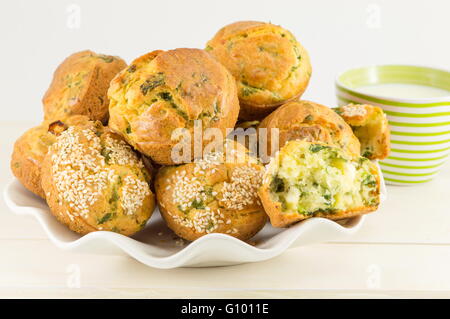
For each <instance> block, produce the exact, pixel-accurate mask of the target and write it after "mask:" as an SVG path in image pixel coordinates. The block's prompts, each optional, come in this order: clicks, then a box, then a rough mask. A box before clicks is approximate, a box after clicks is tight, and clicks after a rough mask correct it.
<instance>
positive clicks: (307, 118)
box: [305, 114, 314, 122]
mask: <svg viewBox="0 0 450 319" xmlns="http://www.w3.org/2000/svg"><path fill="white" fill-rule="evenodd" d="M313 120H314V116H312V115H311V114H309V115H308V116H307V117H305V121H306V122H311V121H313Z"/></svg>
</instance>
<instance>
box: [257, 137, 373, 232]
mask: <svg viewBox="0 0 450 319" xmlns="http://www.w3.org/2000/svg"><path fill="white" fill-rule="evenodd" d="M259 196H260V198H261V201H262V204H263V205H264V209H265V210H266V212H267V214H268V215H269V218H270V222H271V224H272V225H273V226H274V227H286V226H289V225H291V224H293V223H295V222H298V221H301V220H304V219H307V218H311V217H324V218H328V219H333V220H338V219H343V218H348V217H353V216H358V215H361V214H366V213H369V212H372V211H375V210H376V209H377V208H378V205H379V203H380V176H379V173H378V169H377V167H376V165H375V164H374V163H372V162H371V161H370V160H369V159H367V158H365V157H353V156H351V155H350V154H348V153H347V152H345V151H344V150H342V149H340V148H337V147H331V146H329V145H326V144H323V143H311V142H307V141H299V140H297V141H289V142H288V143H287V144H286V145H285V146H284V147H283V148H282V149H281V150H280V152H279V153H278V154H277V155H276V156H275V157H274V158H273V159H272V161H271V162H270V164H269V165H268V168H267V170H266V172H265V174H264V178H263V185H262V186H261V188H260V189H259Z"/></svg>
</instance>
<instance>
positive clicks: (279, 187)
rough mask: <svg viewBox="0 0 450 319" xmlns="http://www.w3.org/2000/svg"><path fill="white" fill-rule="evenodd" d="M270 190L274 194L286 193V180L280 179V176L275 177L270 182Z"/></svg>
mask: <svg viewBox="0 0 450 319" xmlns="http://www.w3.org/2000/svg"><path fill="white" fill-rule="evenodd" d="M270 190H271V191H272V192H273V193H280V192H284V190H285V185H284V180H283V179H282V178H280V177H278V175H277V176H274V178H273V179H272V181H271V182H270Z"/></svg>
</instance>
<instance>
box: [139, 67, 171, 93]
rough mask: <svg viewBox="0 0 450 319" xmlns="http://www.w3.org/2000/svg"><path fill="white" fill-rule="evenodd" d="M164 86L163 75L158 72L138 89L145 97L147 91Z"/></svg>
mask: <svg viewBox="0 0 450 319" xmlns="http://www.w3.org/2000/svg"><path fill="white" fill-rule="evenodd" d="M164 84H165V81H164V73H162V72H159V73H157V74H155V75H152V76H151V77H149V78H148V79H147V80H145V82H144V83H142V84H141V86H140V89H141V92H142V94H143V95H147V93H148V91H151V90H153V89H155V88H156V87H158V86H161V85H164Z"/></svg>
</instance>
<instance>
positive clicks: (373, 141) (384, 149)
mask: <svg viewBox="0 0 450 319" xmlns="http://www.w3.org/2000/svg"><path fill="white" fill-rule="evenodd" d="M334 110H335V112H336V113H337V114H339V115H340V116H342V118H343V119H344V120H345V122H347V123H348V124H349V125H350V127H351V128H352V130H353V133H355V135H356V137H357V138H358V139H359V142H360V143H361V154H362V156H364V157H367V158H368V159H371V160H376V159H378V160H382V159H385V158H386V157H388V156H389V151H390V150H391V146H390V135H391V134H390V129H389V123H388V120H387V118H386V114H384V112H383V110H382V109H381V108H379V107H378V106H373V105H368V104H349V105H345V106H342V107H339V108H336V109H334Z"/></svg>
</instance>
